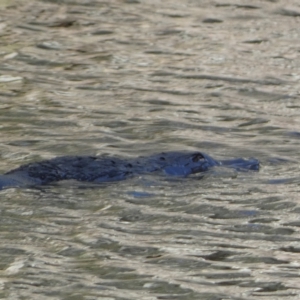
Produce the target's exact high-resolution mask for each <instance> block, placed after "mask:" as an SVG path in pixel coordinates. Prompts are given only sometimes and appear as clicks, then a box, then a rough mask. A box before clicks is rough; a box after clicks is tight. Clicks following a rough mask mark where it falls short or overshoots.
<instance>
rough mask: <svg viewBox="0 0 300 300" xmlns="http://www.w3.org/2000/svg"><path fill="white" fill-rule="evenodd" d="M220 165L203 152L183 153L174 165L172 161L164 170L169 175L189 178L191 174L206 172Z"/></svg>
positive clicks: (175, 160) (174, 161)
mask: <svg viewBox="0 0 300 300" xmlns="http://www.w3.org/2000/svg"><path fill="white" fill-rule="evenodd" d="M174 156H175V153H174ZM218 165H219V162H217V161H215V160H214V159H213V158H211V157H210V156H209V155H207V154H205V153H203V152H190V153H184V154H182V153H181V154H180V155H178V156H177V157H176V159H174V160H173V163H172V162H171V160H170V163H169V164H168V165H166V166H165V167H164V168H163V170H164V172H165V173H166V174H168V175H173V176H188V175H190V174H195V173H200V172H205V171H207V170H208V169H209V168H211V167H214V166H218Z"/></svg>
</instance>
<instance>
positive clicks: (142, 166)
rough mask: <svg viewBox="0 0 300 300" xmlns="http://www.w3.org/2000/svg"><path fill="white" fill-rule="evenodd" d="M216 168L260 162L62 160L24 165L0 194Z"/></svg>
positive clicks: (0, 182)
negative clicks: (9, 190)
mask: <svg viewBox="0 0 300 300" xmlns="http://www.w3.org/2000/svg"><path fill="white" fill-rule="evenodd" d="M215 166H226V167H230V168H234V169H236V170H238V171H248V170H254V171H258V170H259V161H258V160H256V159H254V158H251V159H248V160H246V159H243V158H238V159H232V160H224V161H217V160H215V159H213V158H212V157H210V156H209V155H207V154H205V153H203V152H163V153H160V154H155V155H150V156H147V157H138V158H133V159H125V158H118V157H111V156H104V155H102V156H62V157H57V158H53V159H50V160H44V161H40V162H35V163H30V164H27V165H23V166H21V167H19V168H17V169H14V170H11V171H9V172H7V173H5V174H4V175H0V190H1V189H3V188H9V187H24V186H36V185H44V184H48V183H51V182H56V181H61V180H68V179H74V180H78V181H86V182H93V183H101V182H109V181H117V180H123V179H126V178H128V177H132V176H136V175H139V174H145V173H153V172H162V173H164V174H166V175H170V176H181V177H186V176H189V175H190V174H195V173H200V172H205V171H207V170H208V169H210V168H212V167H215Z"/></svg>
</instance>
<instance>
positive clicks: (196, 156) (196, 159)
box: [192, 153, 204, 162]
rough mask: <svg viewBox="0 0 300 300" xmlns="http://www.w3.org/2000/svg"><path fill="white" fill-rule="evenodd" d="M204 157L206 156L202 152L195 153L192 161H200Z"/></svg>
mask: <svg viewBox="0 0 300 300" xmlns="http://www.w3.org/2000/svg"><path fill="white" fill-rule="evenodd" d="M202 158H204V156H203V155H202V154H201V153H195V154H193V157H192V161H193V162H198V161H199V160H200V159H202Z"/></svg>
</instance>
